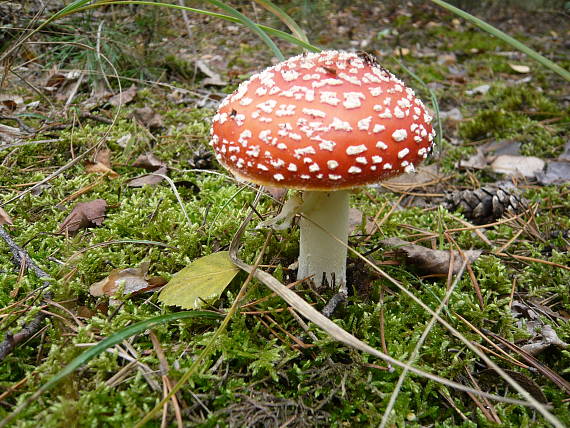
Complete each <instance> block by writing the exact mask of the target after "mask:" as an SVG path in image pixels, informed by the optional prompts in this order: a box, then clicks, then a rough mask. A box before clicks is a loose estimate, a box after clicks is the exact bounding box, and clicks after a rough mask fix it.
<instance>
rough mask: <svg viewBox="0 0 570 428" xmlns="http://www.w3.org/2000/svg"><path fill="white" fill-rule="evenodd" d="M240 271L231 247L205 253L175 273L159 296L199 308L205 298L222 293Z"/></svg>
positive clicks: (161, 299) (214, 297) (172, 302)
mask: <svg viewBox="0 0 570 428" xmlns="http://www.w3.org/2000/svg"><path fill="white" fill-rule="evenodd" d="M238 272H239V269H238V268H237V267H236V266H235V265H234V264H233V263H232V261H231V260H230V257H229V253H228V252H227V251H221V252H218V253H214V254H210V255H209V256H205V257H201V258H199V259H197V260H194V261H193V262H192V263H190V264H189V265H188V266H186V267H185V268H184V269H182V270H181V271H179V272H177V273H176V274H174V276H173V277H172V279H171V280H170V281H169V282H168V284H166V286H165V287H164V289H163V290H162V291H161V292H160V296H159V297H158V300H160V301H161V302H162V303H164V304H166V305H175V306H180V307H181V308H183V309H198V308H200V307H202V306H203V304H204V302H211V301H213V300H215V299H217V298H218V297H220V295H221V294H222V292H223V291H224V290H225V289H226V287H227V286H228V284H229V283H230V282H231V281H232V279H233V278H234V277H235V276H236V275H237V273H238Z"/></svg>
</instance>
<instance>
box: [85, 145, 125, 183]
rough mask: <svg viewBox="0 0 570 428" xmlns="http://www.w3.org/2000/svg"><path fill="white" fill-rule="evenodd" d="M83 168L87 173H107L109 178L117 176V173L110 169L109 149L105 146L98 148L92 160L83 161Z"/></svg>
mask: <svg viewBox="0 0 570 428" xmlns="http://www.w3.org/2000/svg"><path fill="white" fill-rule="evenodd" d="M85 170H86V171H87V172H89V173H96V174H107V176H109V177H111V178H117V177H118V176H119V174H117V173H116V172H115V171H113V170H112V169H111V150H110V149H109V148H107V147H105V148H103V149H101V150H99V151H98V152H97V153H96V154H95V157H94V161H93V162H91V161H87V162H85Z"/></svg>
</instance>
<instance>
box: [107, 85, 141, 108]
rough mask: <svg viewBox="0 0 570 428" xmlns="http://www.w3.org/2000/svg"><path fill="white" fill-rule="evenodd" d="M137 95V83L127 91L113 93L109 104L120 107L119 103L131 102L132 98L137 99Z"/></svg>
mask: <svg viewBox="0 0 570 428" xmlns="http://www.w3.org/2000/svg"><path fill="white" fill-rule="evenodd" d="M136 96H137V87H136V86H135V85H132V86H131V87H130V88H129V89H127V90H126V91H123V92H121V93H119V94H116V95H113V96H112V97H111V98H109V104H111V105H112V106H114V107H118V106H119V105H122V104H128V103H130V102H131V101H132V100H134V99H135V97H136Z"/></svg>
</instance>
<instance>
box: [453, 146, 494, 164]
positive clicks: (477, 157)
mask: <svg viewBox="0 0 570 428" xmlns="http://www.w3.org/2000/svg"><path fill="white" fill-rule="evenodd" d="M456 166H457V167H459V168H473V169H483V168H485V167H486V166H487V159H486V158H485V154H484V153H483V150H481V148H480V147H477V152H476V153H475V154H474V155H471V156H469V158H468V159H462V160H460V161H459V162H458V163H457V164H456Z"/></svg>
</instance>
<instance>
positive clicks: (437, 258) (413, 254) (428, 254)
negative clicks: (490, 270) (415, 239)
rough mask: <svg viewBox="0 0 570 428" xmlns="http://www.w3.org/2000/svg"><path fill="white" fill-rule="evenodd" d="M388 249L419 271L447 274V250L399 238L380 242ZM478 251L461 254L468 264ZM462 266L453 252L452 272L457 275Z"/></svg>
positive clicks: (449, 254) (458, 256) (460, 260)
mask: <svg viewBox="0 0 570 428" xmlns="http://www.w3.org/2000/svg"><path fill="white" fill-rule="evenodd" d="M380 243H382V244H384V245H386V246H388V247H396V251H397V252H398V253H401V254H403V255H404V256H405V258H406V261H408V262H409V263H411V264H413V265H414V266H417V267H418V268H419V269H421V270H423V271H425V272H427V273H434V274H444V275H446V274H447V273H448V272H449V263H450V259H451V252H450V251H449V250H432V249H430V248H426V247H422V246H421V245H415V244H410V243H409V242H407V241H404V240H403V239H400V238H389V239H384V240H383V241H380ZM481 253H482V251H480V250H464V251H463V254H465V256H466V257H467V260H468V261H469V263H473V262H474V261H475V260H476V259H477V258H478V257H479V256H480V255H481ZM462 265H463V258H462V257H461V255H460V254H459V252H458V251H455V250H454V251H453V268H452V272H453V273H454V274H457V273H458V272H459V270H460V269H461V266H462Z"/></svg>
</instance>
